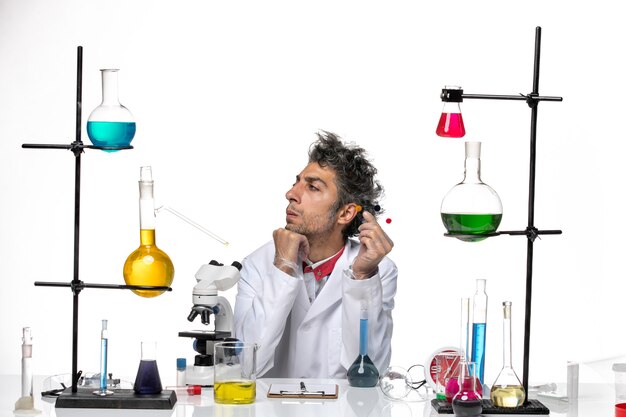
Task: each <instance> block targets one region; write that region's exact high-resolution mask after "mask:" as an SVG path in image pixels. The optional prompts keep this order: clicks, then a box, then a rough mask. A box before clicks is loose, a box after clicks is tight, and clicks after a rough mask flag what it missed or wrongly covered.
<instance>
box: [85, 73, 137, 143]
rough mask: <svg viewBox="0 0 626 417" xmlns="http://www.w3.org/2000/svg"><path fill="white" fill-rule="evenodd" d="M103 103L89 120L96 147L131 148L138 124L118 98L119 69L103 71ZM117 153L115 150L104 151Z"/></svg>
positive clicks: (92, 113)
mask: <svg viewBox="0 0 626 417" xmlns="http://www.w3.org/2000/svg"><path fill="white" fill-rule="evenodd" d="M100 71H101V72H102V103H100V105H99V106H98V107H96V108H95V109H94V110H93V111H92V112H91V114H90V115H89V119H88V120H87V135H88V136H89V140H91V143H93V144H94V145H95V146H105V147H107V146H110V147H117V146H129V145H130V142H131V141H132V140H133V138H134V137H135V131H136V124H135V119H134V118H133V115H132V114H131V112H130V111H129V110H128V109H127V108H126V107H124V106H122V105H121V104H120V101H119V98H118V87H117V84H118V81H117V73H118V71H119V70H118V69H102V70H100ZM104 150H105V151H106V152H115V149H104Z"/></svg>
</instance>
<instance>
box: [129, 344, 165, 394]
mask: <svg viewBox="0 0 626 417" xmlns="http://www.w3.org/2000/svg"><path fill="white" fill-rule="evenodd" d="M133 389H134V390H135V393H136V394H141V395H143V394H160V393H161V391H163V385H162V384H161V376H160V375H159V367H158V365H157V360H156V342H141V361H140V362H139V369H138V370H137V376H136V377H135V385H134V387H133Z"/></svg>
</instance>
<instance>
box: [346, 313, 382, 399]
mask: <svg viewBox="0 0 626 417" xmlns="http://www.w3.org/2000/svg"><path fill="white" fill-rule="evenodd" d="M367 320H368V309H367V301H363V302H361V315H360V322H359V327H360V328H359V332H360V335H359V356H357V358H356V360H355V361H354V363H352V365H351V366H350V368H349V369H348V374H347V377H348V383H350V385H351V386H353V387H375V386H376V385H377V384H378V376H379V374H378V369H377V368H376V365H374V362H372V360H371V359H370V357H369V356H368V355H367Z"/></svg>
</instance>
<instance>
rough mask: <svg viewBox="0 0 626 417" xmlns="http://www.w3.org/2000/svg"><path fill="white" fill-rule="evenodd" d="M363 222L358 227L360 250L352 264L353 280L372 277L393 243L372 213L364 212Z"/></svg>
mask: <svg viewBox="0 0 626 417" xmlns="http://www.w3.org/2000/svg"><path fill="white" fill-rule="evenodd" d="M363 220H364V222H363V224H361V226H359V241H360V242H361V248H360V249H359V254H358V255H357V256H356V258H354V263H353V264H352V274H353V275H354V278H355V279H365V278H370V277H372V276H374V275H375V274H376V272H377V271H378V264H379V263H380V261H381V260H382V259H383V258H384V257H385V255H387V254H388V253H389V252H391V248H393V242H392V241H391V239H389V236H387V233H385V231H384V230H383V229H382V228H381V227H380V225H379V224H378V222H377V221H376V217H374V215H373V214H372V213H369V212H367V211H364V212H363Z"/></svg>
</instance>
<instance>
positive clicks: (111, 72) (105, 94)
mask: <svg viewBox="0 0 626 417" xmlns="http://www.w3.org/2000/svg"><path fill="white" fill-rule="evenodd" d="M100 71H101V73H102V105H105V106H106V105H108V106H120V99H119V90H118V77H117V74H118V71H119V70H118V69H101V70H100Z"/></svg>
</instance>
